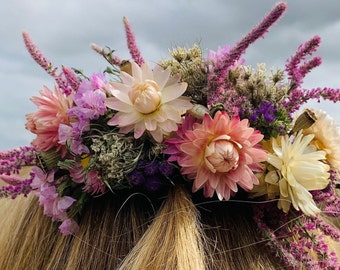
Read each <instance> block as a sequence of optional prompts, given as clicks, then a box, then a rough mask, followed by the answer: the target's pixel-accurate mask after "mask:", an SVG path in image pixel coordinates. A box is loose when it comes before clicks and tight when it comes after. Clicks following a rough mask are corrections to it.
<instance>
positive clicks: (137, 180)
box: [128, 170, 145, 186]
mask: <svg viewBox="0 0 340 270" xmlns="http://www.w3.org/2000/svg"><path fill="white" fill-rule="evenodd" d="M128 178H129V181H130V183H131V184H132V185H133V186H141V185H143V184H144V183H145V177H144V175H143V173H142V172H140V171H138V170H133V171H132V172H131V173H130V174H129V175H128Z"/></svg>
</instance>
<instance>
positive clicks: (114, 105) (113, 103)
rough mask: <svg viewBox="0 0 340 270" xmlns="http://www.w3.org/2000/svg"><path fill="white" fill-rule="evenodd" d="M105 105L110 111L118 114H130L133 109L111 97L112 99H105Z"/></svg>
mask: <svg viewBox="0 0 340 270" xmlns="http://www.w3.org/2000/svg"><path fill="white" fill-rule="evenodd" d="M105 105H106V106H107V107H108V108H110V109H112V110H116V111H119V112H125V113H128V112H131V111H133V107H132V106H131V105H129V104H127V103H125V102H122V101H120V100H119V99H117V98H115V97H112V98H107V99H106V100H105Z"/></svg>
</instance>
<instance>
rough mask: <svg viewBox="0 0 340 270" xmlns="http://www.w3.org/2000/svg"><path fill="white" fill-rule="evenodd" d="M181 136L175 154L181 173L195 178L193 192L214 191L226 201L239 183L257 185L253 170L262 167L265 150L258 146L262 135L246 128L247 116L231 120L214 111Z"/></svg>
mask: <svg viewBox="0 0 340 270" xmlns="http://www.w3.org/2000/svg"><path fill="white" fill-rule="evenodd" d="M182 138H183V140H182V142H181V143H180V144H179V149H180V151H181V152H182V153H183V154H177V162H178V164H179V165H180V166H181V167H182V168H181V173H182V174H185V175H187V177H188V178H189V179H194V183H193V188H192V189H193V192H196V191H197V190H199V189H201V188H203V189H204V195H205V196H206V197H212V196H213V195H214V192H216V194H217V196H218V198H219V199H220V200H222V199H223V198H224V199H225V200H229V199H230V196H231V195H233V194H235V193H236V192H237V190H238V185H239V186H240V187H242V188H243V189H245V190H247V191H249V190H251V189H252V188H253V185H254V184H258V179H257V178H256V176H255V175H254V173H253V171H259V170H261V168H260V166H259V165H258V163H259V162H263V161H265V160H266V159H267V153H266V152H265V151H264V150H263V149H261V148H260V146H259V145H258V142H260V141H261V140H262V139H263V135H262V134H261V133H260V132H259V131H257V130H254V129H253V128H251V127H249V122H248V120H247V119H244V120H240V119H239V117H233V118H231V119H230V118H229V116H228V114H227V113H226V112H217V113H216V115H215V117H214V118H213V119H212V118H211V117H210V116H209V115H208V114H206V115H205V116H204V118H203V122H202V123H201V124H200V123H194V124H193V127H192V130H187V131H186V132H185V134H184V136H183V135H182Z"/></svg>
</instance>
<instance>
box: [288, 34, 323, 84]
mask: <svg viewBox="0 0 340 270" xmlns="http://www.w3.org/2000/svg"><path fill="white" fill-rule="evenodd" d="M320 42H321V38H320V37H319V36H314V37H312V38H311V39H310V40H308V41H307V42H305V43H303V44H301V45H300V46H299V47H298V49H297V51H296V52H295V54H294V55H293V56H292V57H291V58H290V59H289V60H288V61H287V64H286V72H287V74H288V76H289V79H290V80H291V81H292V83H294V87H295V88H298V87H300V86H301V84H302V80H303V78H304V77H305V75H306V74H307V73H308V72H309V71H310V70H311V69H313V68H314V67H316V66H318V65H320V64H321V58H319V57H315V58H313V59H312V60H310V61H309V62H307V63H305V64H304V65H303V66H302V67H299V65H300V63H301V61H303V60H304V59H305V58H306V56H307V55H312V54H313V53H314V52H315V51H316V50H317V48H318V47H319V46H320Z"/></svg>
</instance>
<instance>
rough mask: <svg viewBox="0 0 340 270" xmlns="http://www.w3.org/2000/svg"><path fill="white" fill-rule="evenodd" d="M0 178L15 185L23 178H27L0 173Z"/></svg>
mask: <svg viewBox="0 0 340 270" xmlns="http://www.w3.org/2000/svg"><path fill="white" fill-rule="evenodd" d="M0 179H1V180H2V181H4V182H6V183H7V184H9V185H13V186H15V185H18V184H19V183H21V182H22V181H23V180H25V179H24V178H22V177H20V176H18V175H5V174H2V175H0Z"/></svg>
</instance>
